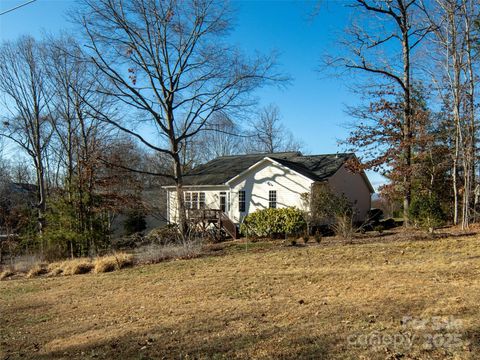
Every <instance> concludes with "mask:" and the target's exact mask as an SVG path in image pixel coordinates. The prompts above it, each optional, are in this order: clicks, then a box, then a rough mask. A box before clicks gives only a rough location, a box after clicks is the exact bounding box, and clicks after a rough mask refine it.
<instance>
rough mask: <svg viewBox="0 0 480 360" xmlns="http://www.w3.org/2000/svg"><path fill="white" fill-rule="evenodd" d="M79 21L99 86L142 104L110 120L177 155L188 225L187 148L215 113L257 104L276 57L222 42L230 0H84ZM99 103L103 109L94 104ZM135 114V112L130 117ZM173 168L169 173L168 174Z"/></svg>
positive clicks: (148, 143) (179, 195)
mask: <svg viewBox="0 0 480 360" xmlns="http://www.w3.org/2000/svg"><path fill="white" fill-rule="evenodd" d="M83 3H84V5H85V11H84V13H83V16H82V18H81V23H82V25H83V28H84V30H85V33H86V35H87V38H88V45H87V47H88V49H90V51H91V60H92V61H93V63H94V64H95V65H96V66H97V67H98V69H99V70H100V71H101V72H102V74H103V76H104V77H105V78H106V79H107V82H108V87H106V86H104V85H105V82H102V83H99V84H98V91H99V92H101V93H106V94H108V95H110V96H113V97H115V98H117V99H118V100H120V101H122V102H123V103H124V104H126V105H128V107H129V108H130V109H134V110H136V111H137V116H138V118H139V119H141V125H142V126H143V127H148V128H149V130H150V131H153V133H151V135H150V136H147V135H144V133H142V132H141V131H140V130H139V129H138V128H135V125H138V123H135V122H134V121H133V119H132V118H131V115H128V116H126V117H127V119H124V121H116V120H112V119H111V118H109V117H108V116H105V117H104V120H105V121H107V122H109V123H111V124H113V125H115V126H117V127H118V128H119V129H121V130H122V131H124V132H126V133H128V134H130V135H131V136H133V137H134V138H136V139H137V140H138V141H140V143H142V144H143V145H144V146H146V147H147V148H149V149H152V150H154V151H156V152H160V153H164V154H167V155H168V156H169V157H170V158H171V160H172V166H173V179H174V181H175V184H176V188H177V204H178V208H179V211H178V213H179V223H180V225H181V226H180V228H181V230H182V233H183V232H184V231H185V229H186V214H185V206H184V199H183V171H182V170H183V169H182V165H183V164H182V159H181V151H182V144H184V143H185V142H186V141H187V139H189V138H191V137H193V136H195V135H196V134H198V133H199V132H200V131H201V130H202V129H203V128H204V127H205V124H206V123H207V122H208V120H209V119H210V117H211V116H212V114H214V113H216V112H218V111H223V112H228V111H231V110H235V109H236V110H238V109H239V108H240V107H243V106H247V105H251V103H252V101H251V98H250V97H249V96H248V95H249V94H250V93H251V92H252V90H254V89H256V88H258V87H259V86H262V85H264V84H265V83H267V82H269V81H271V80H279V79H280V77H279V76H277V75H276V74H274V73H273V69H274V62H273V59H272V57H270V56H269V57H257V58H255V59H246V58H245V57H243V56H242V55H241V54H240V53H239V51H238V50H237V49H235V48H233V47H232V46H229V45H228V44H225V43H224V38H225V35H227V33H228V30H229V29H230V24H231V22H230V14H229V9H228V6H227V5H226V3H225V2H223V1H220V2H217V1H210V0H200V1H193V0H192V1H182V2H178V1H174V0H169V1H157V0H131V1H125V0H99V1H93V0H84V1H83ZM96 110H98V109H96ZM128 117H130V119H128ZM164 175H167V176H168V174H164Z"/></svg>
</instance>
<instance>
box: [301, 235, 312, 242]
mask: <svg viewBox="0 0 480 360" xmlns="http://www.w3.org/2000/svg"><path fill="white" fill-rule="evenodd" d="M302 239H303V242H304V243H305V244H307V243H308V240H310V236H308V234H305V235H303V236H302Z"/></svg>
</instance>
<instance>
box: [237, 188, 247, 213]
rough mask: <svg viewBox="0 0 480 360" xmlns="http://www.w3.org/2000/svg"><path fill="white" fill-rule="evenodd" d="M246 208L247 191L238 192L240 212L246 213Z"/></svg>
mask: <svg viewBox="0 0 480 360" xmlns="http://www.w3.org/2000/svg"><path fill="white" fill-rule="evenodd" d="M245 209H246V206H245V191H244V190H240V191H239V192H238V210H239V211H240V212H245Z"/></svg>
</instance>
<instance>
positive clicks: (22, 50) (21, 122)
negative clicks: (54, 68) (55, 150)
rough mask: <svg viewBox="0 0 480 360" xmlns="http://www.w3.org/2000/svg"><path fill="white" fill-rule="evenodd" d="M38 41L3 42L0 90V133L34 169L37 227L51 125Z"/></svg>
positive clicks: (40, 223) (41, 214)
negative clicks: (1, 112)
mask: <svg viewBox="0 0 480 360" xmlns="http://www.w3.org/2000/svg"><path fill="white" fill-rule="evenodd" d="M40 47H41V44H39V43H37V42H36V41H35V40H34V39H33V38H31V37H22V38H20V39H19V40H18V41H16V42H13V43H12V42H6V43H4V44H3V45H2V46H1V47H0V90H1V91H2V92H3V93H4V95H5V96H4V98H2V99H1V100H2V103H3V104H2V105H3V107H4V109H5V114H6V115H4V118H3V119H2V121H3V124H2V128H1V130H0V131H1V132H0V134H1V135H2V136H3V137H5V138H8V139H9V140H11V141H12V142H13V143H15V144H16V145H18V146H19V147H20V148H21V149H23V150H24V151H25V152H26V153H27V154H28V156H29V157H30V158H31V160H32V163H33V165H34V168H35V172H36V180H37V189H38V190H37V197H38V203H37V208H38V228H39V231H40V232H41V231H42V229H43V227H44V221H45V211H46V207H47V203H46V184H45V152H46V150H47V147H48V144H49V141H50V137H51V127H50V126H49V116H50V111H49V108H48V103H49V100H50V97H51V93H50V90H49V88H48V86H47V84H46V81H45V73H44V69H43V67H42V62H41V55H42V54H41V50H40Z"/></svg>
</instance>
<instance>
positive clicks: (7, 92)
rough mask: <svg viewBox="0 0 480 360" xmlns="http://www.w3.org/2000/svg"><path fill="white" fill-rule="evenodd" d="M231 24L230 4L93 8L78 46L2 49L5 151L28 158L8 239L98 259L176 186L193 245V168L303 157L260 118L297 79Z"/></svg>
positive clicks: (19, 169) (11, 176)
mask: <svg viewBox="0 0 480 360" xmlns="http://www.w3.org/2000/svg"><path fill="white" fill-rule="evenodd" d="M232 16H233V13H232V11H231V9H230V7H229V5H228V4H227V3H226V2H221V1H220V2H219V1H187V2H177V1H173V0H172V1H154V0H133V1H121V0H99V1H90V0H85V1H82V2H81V6H80V7H79V9H78V12H76V13H75V15H73V16H72V19H71V20H72V21H73V22H74V23H75V24H76V25H77V31H78V32H76V33H75V36H74V34H67V33H62V34H60V35H56V36H44V37H43V38H41V39H34V38H32V37H29V36H23V37H21V38H19V39H18V40H16V41H7V42H4V43H3V44H2V45H1V46H0V91H1V92H2V94H4V96H3V97H2V109H3V114H2V119H1V121H2V124H1V126H0V138H1V139H2V140H3V141H4V142H5V143H6V144H7V145H8V148H9V149H15V151H19V152H20V153H21V156H18V157H17V156H14V157H15V158H16V159H15V160H14V161H9V162H8V161H6V159H3V161H2V166H1V167H0V171H1V172H2V173H1V175H2V176H1V178H2V183H3V186H0V208H1V210H2V212H3V214H2V224H0V225H1V226H2V227H3V228H4V231H6V233H7V234H18V233H24V234H25V236H24V238H26V239H28V241H27V242H29V244H27V245H28V246H31V247H37V248H38V250H40V251H42V252H45V249H46V248H48V249H49V251H51V252H52V253H53V254H54V255H56V254H58V256H65V255H66V254H68V255H71V256H82V255H89V254H92V253H96V252H99V251H100V250H101V249H105V248H106V247H108V246H109V245H110V234H111V231H112V220H113V217H114V216H116V215H117V214H119V213H122V212H131V213H132V212H133V216H134V215H135V213H138V212H141V211H148V209H146V207H148V205H149V204H145V201H144V199H143V197H142V192H144V191H145V190H146V189H149V188H157V189H158V188H159V187H160V186H161V185H165V184H175V185H176V187H177V199H178V204H179V208H180V209H179V213H180V214H181V215H180V231H181V232H182V233H184V232H185V231H186V218H185V205H184V199H183V191H182V186H183V176H184V174H185V173H187V172H188V171H189V170H191V169H192V168H193V167H195V166H197V165H198V164H201V163H204V162H206V161H208V160H210V159H212V158H214V157H217V156H224V155H232V154H237V153H241V152H277V151H283V150H298V149H299V148H300V144H299V143H298V142H297V141H296V140H295V139H294V137H293V135H291V133H290V132H289V131H288V130H287V129H285V128H284V126H283V125H282V123H281V119H280V114H279V111H278V108H277V107H276V106H275V105H270V106H268V107H266V108H264V109H261V110H253V108H254V106H255V105H256V99H255V97H254V91H255V90H256V89H258V88H260V87H263V86H267V85H276V86H283V85H284V84H285V83H287V82H288V80H289V79H288V77H286V76H285V75H283V74H281V73H280V72H278V71H277V67H276V57H275V54H267V55H255V56H246V55H244V54H243V53H242V52H241V51H240V50H239V49H238V48H236V47H233V46H232V45H231V44H229V43H228V41H227V36H228V33H229V31H230V29H231V23H232V20H231V18H232ZM79 34H82V36H78V35H79ZM247 111H248V112H252V111H253V112H254V113H255V114H258V116H254V117H252V116H250V117H249V118H248V119H247V117H246V115H245V114H246V113H247ZM237 118H241V119H246V120H245V121H244V122H245V124H241V123H239V122H238V121H235V120H234V119H237ZM10 152H11V150H10ZM0 154H1V153H0ZM19 159H23V160H22V161H20V160H19ZM12 183H14V185H12ZM15 183H16V185H15ZM26 184H34V185H35V186H34V187H29V188H28V186H25V185H26ZM12 186H16V188H12ZM32 193H34V196H33V197H32V198H31V199H29V203H31V206H27V207H23V208H21V209H14V207H13V206H12V204H13V203H15V201H14V197H15V195H18V194H20V197H24V199H25V197H29V195H28V194H32ZM159 196H160V195H159ZM162 206H163V207H164V206H165V204H162V205H160V207H162ZM20 213H22V214H20ZM182 214H183V215H182Z"/></svg>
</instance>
